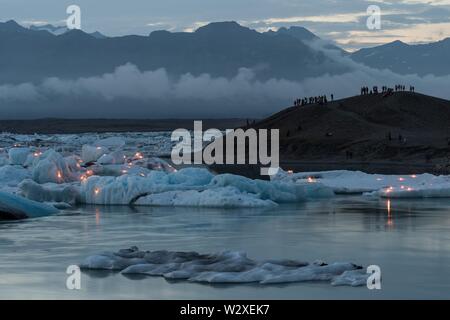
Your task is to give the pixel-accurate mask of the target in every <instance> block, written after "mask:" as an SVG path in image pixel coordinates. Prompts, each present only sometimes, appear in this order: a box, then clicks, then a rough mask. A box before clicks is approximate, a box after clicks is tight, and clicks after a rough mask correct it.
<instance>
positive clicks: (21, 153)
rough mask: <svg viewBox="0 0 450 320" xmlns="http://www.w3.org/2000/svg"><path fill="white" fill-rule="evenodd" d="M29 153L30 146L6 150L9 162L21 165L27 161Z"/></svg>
mask: <svg viewBox="0 0 450 320" xmlns="http://www.w3.org/2000/svg"><path fill="white" fill-rule="evenodd" d="M30 153H31V150H30V148H21V147H18V148H11V149H9V151H8V156H9V163H10V164H13V165H20V166H22V165H23V164H24V163H25V161H27V158H28V155H29V154H30Z"/></svg>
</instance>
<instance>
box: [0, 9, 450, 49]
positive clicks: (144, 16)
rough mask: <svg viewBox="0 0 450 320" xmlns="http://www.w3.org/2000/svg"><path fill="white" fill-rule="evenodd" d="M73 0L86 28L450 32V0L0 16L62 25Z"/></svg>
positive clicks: (354, 39)
mask: <svg viewBox="0 0 450 320" xmlns="http://www.w3.org/2000/svg"><path fill="white" fill-rule="evenodd" d="M71 4H76V5H79V6H80V7H81V12H82V29H83V30H84V31H86V32H92V31H100V32H102V33H104V34H106V35H109V36H116V35H125V34H141V35H146V34H149V33H150V32H151V31H154V30H161V29H165V30H170V31H193V30H195V29H196V28H198V27H199V26H202V25H204V24H207V23H208V22H212V21H230V20H234V21H237V22H239V23H241V24H242V25H245V26H248V27H250V28H253V29H256V30H258V31H265V30H268V29H277V28H279V27H281V26H292V25H299V26H304V27H306V28H308V29H309V30H311V31H312V32H314V33H316V34H317V35H319V36H320V37H322V38H324V39H329V40H333V41H335V42H337V43H338V44H339V45H341V46H342V47H344V48H346V49H348V50H355V49H358V48H360V47H367V46H374V45H378V44H381V43H386V42H390V41H393V40H402V41H404V42H407V43H423V42H431V41H437V40H441V39H443V38H446V37H450V0H390V1H385V0H375V1H367V0H128V1H116V0H115V1H111V0H95V1H93V0H71V1H66V0H39V1H36V0H0V20H2V21H6V20H9V19H14V20H16V21H17V22H19V23H21V24H22V25H30V24H45V23H51V24H55V25H61V24H64V21H65V19H66V18H67V14H66V7H67V6H68V5H71ZM371 4H375V5H378V6H379V7H380V9H381V13H382V16H381V18H382V28H381V30H368V29H367V27H366V20H367V15H366V10H367V7H368V6H369V5H371Z"/></svg>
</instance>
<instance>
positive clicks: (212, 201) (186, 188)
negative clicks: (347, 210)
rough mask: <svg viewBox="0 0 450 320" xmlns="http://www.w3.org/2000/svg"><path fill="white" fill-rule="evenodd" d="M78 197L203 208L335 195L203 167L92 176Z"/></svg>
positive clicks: (311, 186) (91, 200)
mask: <svg viewBox="0 0 450 320" xmlns="http://www.w3.org/2000/svg"><path fill="white" fill-rule="evenodd" d="M80 194H81V201H82V202H84V203H90V204H108V205H111V204H115V205H118V204H122V205H127V204H134V205H148V206H150V205H151V206H202V207H266V206H274V205H277V203H284V202H299V201H305V200H306V199H308V198H314V197H315V198H319V197H331V196H333V195H334V193H333V191H332V190H331V189H330V188H328V187H325V186H323V185H321V184H307V183H305V184H296V183H289V182H277V181H275V182H271V181H263V180H252V179H249V178H245V177H242V176H237V175H232V174H223V175H217V176H214V175H212V174H211V173H210V172H209V171H208V170H206V169H202V168H185V169H181V170H179V171H176V172H172V173H166V172H162V171H150V173H149V174H148V175H146V176H133V175H122V176H119V177H110V176H107V177H100V176H92V177H90V178H89V179H87V180H86V181H83V182H82V184H81V191H80Z"/></svg>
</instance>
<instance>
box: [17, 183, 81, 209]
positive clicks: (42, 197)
mask: <svg viewBox="0 0 450 320" xmlns="http://www.w3.org/2000/svg"><path fill="white" fill-rule="evenodd" d="M19 190H20V194H21V195H23V196H24V197H26V198H28V199H31V200H34V201H40V202H57V203H58V202H64V203H68V204H75V203H76V202H77V200H78V198H79V196H80V190H79V188H78V187H76V186H75V185H72V184H67V183H65V184H57V183H52V182H48V183H44V184H39V183H37V182H35V181H33V180H31V179H26V180H24V181H22V182H21V183H20V184H19Z"/></svg>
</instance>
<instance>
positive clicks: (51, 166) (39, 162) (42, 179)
mask: <svg viewBox="0 0 450 320" xmlns="http://www.w3.org/2000/svg"><path fill="white" fill-rule="evenodd" d="M80 175H81V167H80V165H79V163H78V162H77V158H76V157H75V156H69V157H66V158H64V157H63V156H62V155H61V154H60V153H58V152H56V151H54V150H52V149H49V150H47V151H45V152H44V153H43V154H42V155H40V156H39V157H38V158H37V159H36V160H35V163H34V164H33V169H32V178H33V180H34V181H36V182H37V183H47V182H53V183H63V182H72V181H79V179H80Z"/></svg>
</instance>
